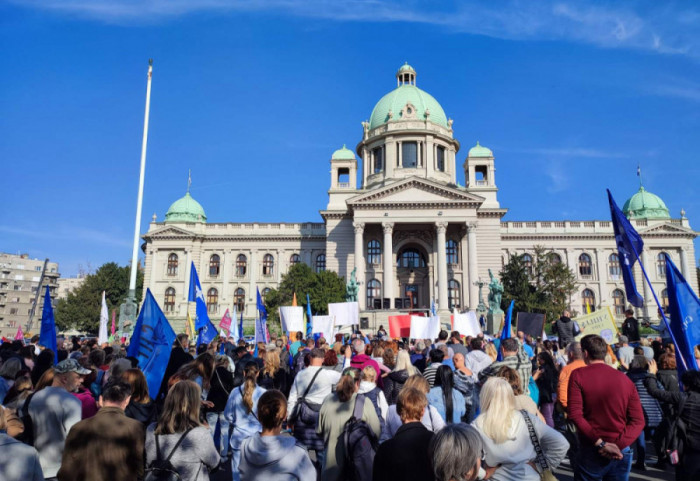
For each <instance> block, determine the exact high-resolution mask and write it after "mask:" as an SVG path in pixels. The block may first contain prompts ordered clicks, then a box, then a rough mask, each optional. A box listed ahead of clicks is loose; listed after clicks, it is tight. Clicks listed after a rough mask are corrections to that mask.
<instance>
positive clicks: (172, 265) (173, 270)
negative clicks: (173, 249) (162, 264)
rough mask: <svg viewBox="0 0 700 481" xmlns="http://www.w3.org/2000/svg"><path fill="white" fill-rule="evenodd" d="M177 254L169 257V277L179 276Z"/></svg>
mask: <svg viewBox="0 0 700 481" xmlns="http://www.w3.org/2000/svg"><path fill="white" fill-rule="evenodd" d="M177 261H178V259H177V254H170V255H169V256H168V275H169V276H176V275H177Z"/></svg>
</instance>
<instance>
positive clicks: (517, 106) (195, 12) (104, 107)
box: [0, 0, 700, 276]
mask: <svg viewBox="0 0 700 481" xmlns="http://www.w3.org/2000/svg"><path fill="white" fill-rule="evenodd" d="M0 46H1V47H2V51H3V61H2V62H0V112H1V115H0V159H1V162H2V166H3V168H2V172H3V185H4V187H5V188H3V189H2V190H1V191H0V205H2V208H1V209H0V250H2V251H6V252H27V253H29V254H30V255H31V256H32V257H39V258H43V257H50V258H51V259H52V260H55V261H58V262H59V263H60V266H61V267H60V270H61V273H62V275H64V276H67V275H75V274H76V273H77V271H78V269H79V266H82V267H83V268H86V267H87V266H92V267H93V268H94V267H98V266H99V265H101V264H102V263H104V262H108V261H116V262H119V263H121V264H125V263H127V262H128V260H129V259H130V255H131V248H130V245H131V239H132V236H133V222H134V221H133V217H134V212H135V207H136V191H137V183H138V169H139V158H140V150H141V131H142V127H143V106H144V97H145V85H146V70H147V60H148V58H150V57H153V58H154V59H155V64H154V77H153V94H152V103H151V128H150V138H149V144H148V163H147V169H146V191H145V192H146V193H145V198H144V216H143V223H142V232H145V231H146V230H147V225H148V222H149V221H150V218H151V215H152V214H153V213H154V212H155V213H156V214H157V216H158V218H159V219H160V220H162V219H163V216H164V214H165V212H166V210H167V209H168V206H169V205H170V204H171V203H172V202H173V201H174V200H176V199H177V198H179V197H181V196H182V195H183V194H184V192H185V190H186V187H187V171H188V169H192V180H193V183H192V195H193V196H194V197H195V198H196V199H197V200H198V201H200V202H201V203H202V205H203V206H204V208H205V210H206V213H207V215H208V217H209V220H210V221H212V222H226V221H229V222H250V221H261V222H282V221H288V222H292V221H294V222H299V221H317V222H319V221H321V218H320V216H319V214H318V210H319V209H323V208H324V207H325V205H326V202H327V194H326V190H327V188H328V185H329V181H330V178H329V173H328V172H329V164H328V161H329V158H330V155H331V153H332V152H333V151H334V150H335V149H337V148H339V147H340V146H342V145H343V144H348V146H349V147H351V148H354V146H355V145H356V144H357V142H359V140H360V138H361V134H362V127H361V125H360V122H361V121H363V120H366V119H368V118H369V115H370V113H371V111H372V108H373V106H374V104H375V103H376V102H377V101H378V100H379V98H381V96H382V95H384V94H385V93H387V92H388V91H390V90H391V89H393V88H394V87H395V85H396V81H395V78H394V74H395V71H396V69H397V68H398V67H399V66H400V65H401V64H403V63H404V62H405V61H408V62H409V63H410V64H412V65H413V66H414V67H415V68H416V70H417V72H418V78H417V82H418V86H419V87H421V88H422V89H424V90H426V91H428V92H429V93H431V94H432V95H433V96H434V97H435V98H436V99H437V100H438V101H439V102H440V103H441V104H442V106H443V108H444V110H445V112H446V114H447V115H448V116H449V117H451V118H453V119H454V129H455V136H456V137H457V139H458V140H459V141H460V142H461V143H462V150H461V151H460V152H459V153H458V164H459V166H461V164H462V162H463V161H464V157H465V156H466V152H467V150H468V148H469V147H470V146H472V145H473V144H474V143H476V141H477V140H479V141H480V142H481V143H482V144H483V145H486V146H488V147H490V148H492V149H493V151H494V153H495V155H496V168H497V176H496V179H497V183H498V186H499V188H500V192H499V200H500V202H501V205H502V206H504V207H507V208H509V209H510V211H509V213H508V215H507V216H506V217H505V220H557V219H605V218H607V216H608V210H607V205H606V204H607V202H606V197H605V188H606V187H609V188H611V190H612V191H613V194H614V195H615V196H616V198H617V200H618V202H619V203H620V204H622V203H623V202H624V200H625V199H626V198H627V197H629V196H631V195H632V194H633V193H634V192H635V191H636V190H637V188H638V185H639V184H638V179H637V177H636V175H635V172H636V169H637V164H641V168H642V173H643V178H644V184H645V186H646V188H647V189H648V190H650V191H652V192H654V193H656V194H658V195H659V196H661V197H662V198H663V199H664V200H665V201H666V204H667V205H668V207H669V209H670V210H671V213H672V215H673V216H674V217H678V216H679V212H680V210H681V208H684V209H685V210H686V212H687V216H688V217H689V219H690V221H691V225H692V226H693V227H695V228H696V229H698V228H700V200H698V195H697V192H698V191H697V184H698V180H699V179H700V166H699V164H698V155H699V154H698V153H699V152H700V136H699V135H698V132H700V81H699V80H698V79H699V78H700V63H699V62H700V8H698V7H696V6H694V4H692V3H690V2H685V3H673V2H653V1H647V2H567V1H561V2H548V1H542V2H529V1H504V2H443V1H441V2H437V1H425V2H413V1H402V2H394V1H386V0H369V1H359V2H357V1H353V2H351V1H345V0H337V1H319V0H307V1H295V0H270V1H267V2H258V1H239V2H234V1H229V0H169V1H167V0H151V1H136V0H70V1H67V0H9V1H6V2H4V3H3V4H2V5H1V6H0ZM460 168H461V167H460ZM458 170H459V169H458ZM459 180H460V182H462V183H463V182H464V175H463V174H462V175H461V176H459ZM698 247H700V245H699V244H698V243H697V242H696V250H697V249H698ZM696 257H697V253H696Z"/></svg>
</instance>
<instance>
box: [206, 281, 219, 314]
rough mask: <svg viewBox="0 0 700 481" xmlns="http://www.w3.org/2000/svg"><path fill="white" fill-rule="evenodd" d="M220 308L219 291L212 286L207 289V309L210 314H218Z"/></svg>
mask: <svg viewBox="0 0 700 481" xmlns="http://www.w3.org/2000/svg"><path fill="white" fill-rule="evenodd" d="M218 309H219V291H217V290H216V288H214V287H212V288H211V289H209V290H208V291H207V311H209V314H216V311H217V310H218Z"/></svg>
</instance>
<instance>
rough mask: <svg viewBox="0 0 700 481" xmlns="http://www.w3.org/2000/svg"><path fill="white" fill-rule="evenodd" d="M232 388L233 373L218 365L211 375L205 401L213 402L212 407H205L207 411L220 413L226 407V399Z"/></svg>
mask: <svg viewBox="0 0 700 481" xmlns="http://www.w3.org/2000/svg"><path fill="white" fill-rule="evenodd" d="M232 390H233V374H232V373H231V371H229V370H228V369H226V368H225V367H223V366H218V367H217V368H216V370H215V371H214V375H213V376H212V377H211V386H210V387H209V394H208V395H207V401H211V402H213V403H214V407H213V408H209V409H207V411H209V412H215V413H220V412H223V411H224V409H226V401H228V396H229V394H231V391H232Z"/></svg>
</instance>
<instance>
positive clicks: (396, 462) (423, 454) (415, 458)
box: [372, 422, 435, 481]
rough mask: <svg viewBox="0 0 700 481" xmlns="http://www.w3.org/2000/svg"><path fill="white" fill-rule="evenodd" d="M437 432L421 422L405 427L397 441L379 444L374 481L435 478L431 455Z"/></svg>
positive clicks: (418, 480) (375, 459)
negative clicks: (432, 443) (429, 448)
mask: <svg viewBox="0 0 700 481" xmlns="http://www.w3.org/2000/svg"><path fill="white" fill-rule="evenodd" d="M433 436H434V433H433V432H432V431H428V429H427V428H426V427H425V426H423V424H422V423H420V422H415V423H408V424H404V425H402V426H401V427H400V428H399V429H398V431H396V434H395V435H394V437H393V438H391V439H389V440H388V441H385V442H384V443H382V444H381V445H379V449H378V450H377V454H376V456H375V457H374V468H373V470H372V479H373V481H386V480H390V479H400V480H401V481H425V480H429V479H435V475H434V474H433V467H432V464H431V462H430V457H429V456H428V445H429V444H430V440H431V439H433Z"/></svg>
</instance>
